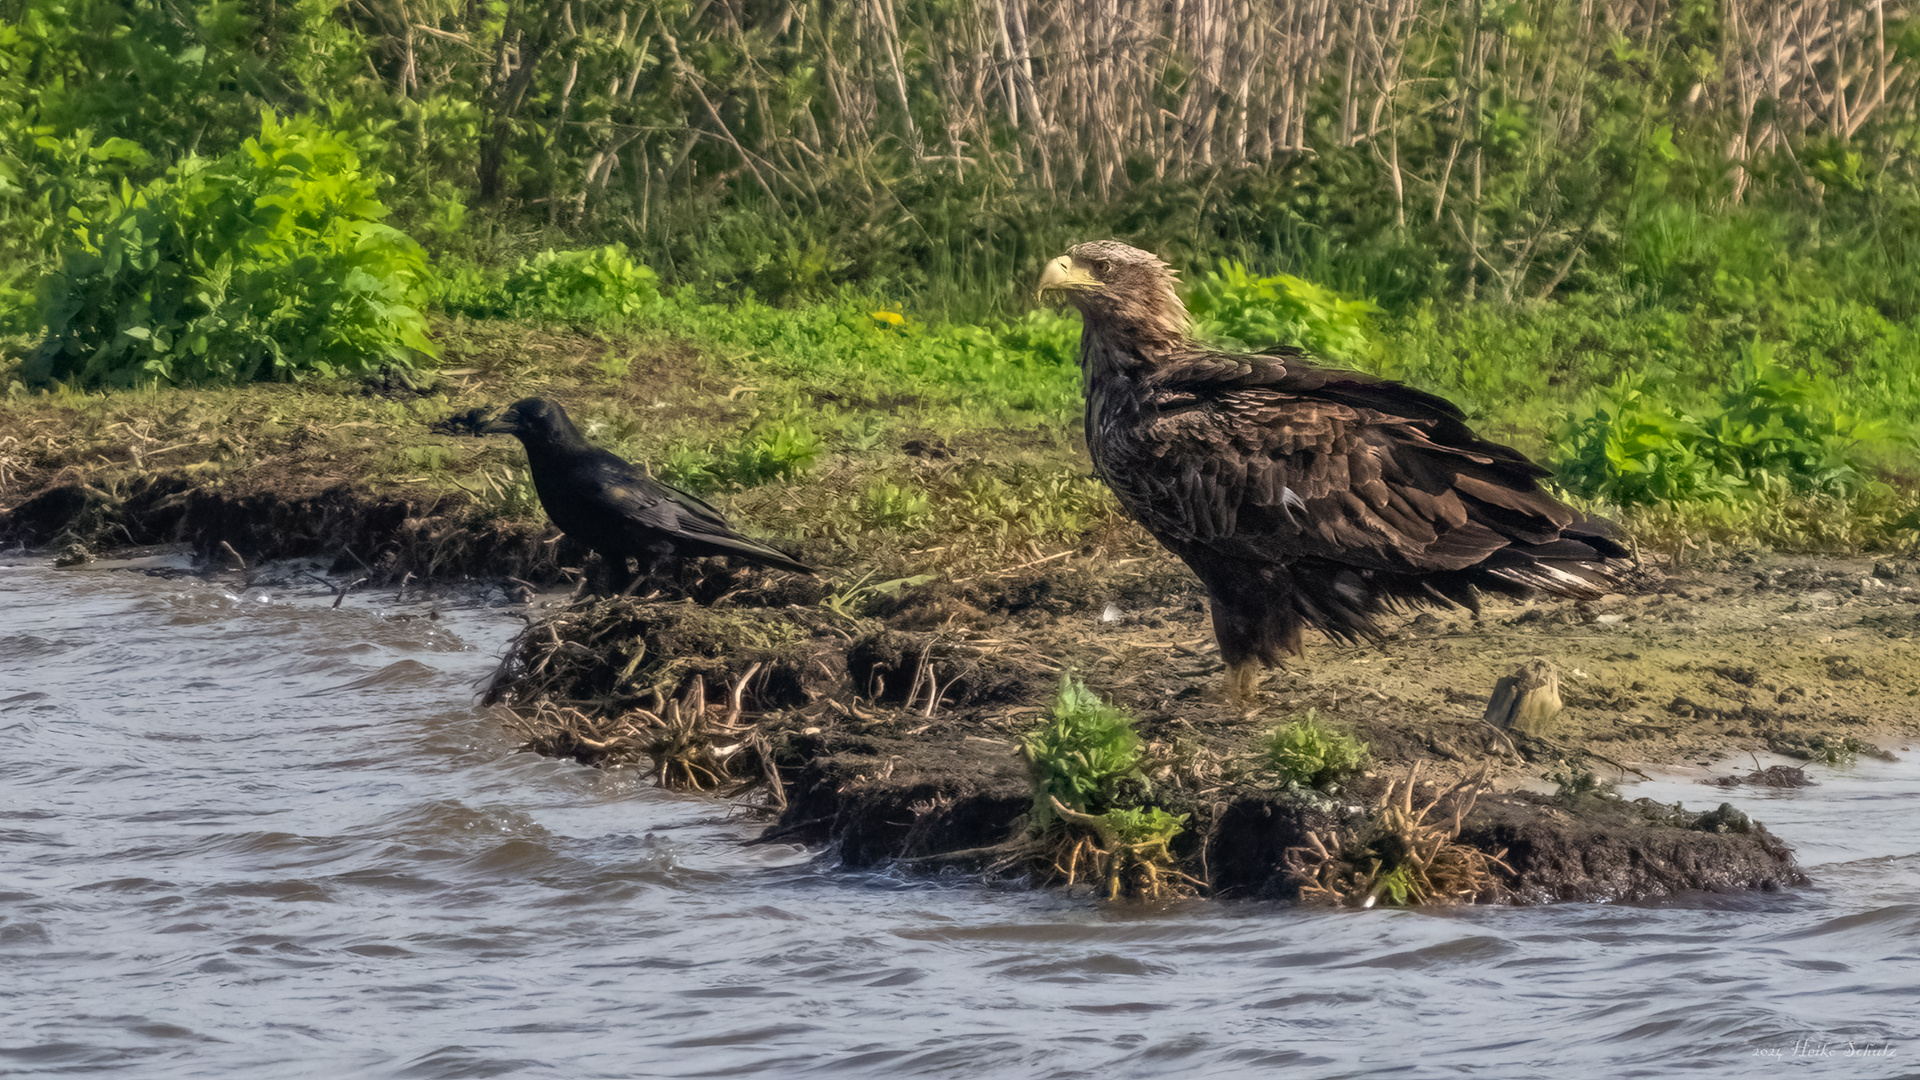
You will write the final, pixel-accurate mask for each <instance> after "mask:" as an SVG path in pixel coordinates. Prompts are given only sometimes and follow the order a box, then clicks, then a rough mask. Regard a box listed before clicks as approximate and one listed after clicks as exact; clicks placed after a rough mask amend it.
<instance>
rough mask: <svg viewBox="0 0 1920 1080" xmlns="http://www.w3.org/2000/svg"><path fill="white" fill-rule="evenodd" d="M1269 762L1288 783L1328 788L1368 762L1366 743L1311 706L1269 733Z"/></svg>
mask: <svg viewBox="0 0 1920 1080" xmlns="http://www.w3.org/2000/svg"><path fill="white" fill-rule="evenodd" d="M1267 761H1268V763H1269V764H1271V765H1272V766H1273V768H1274V769H1275V770H1276V771H1278V772H1279V773H1280V776H1281V778H1282V780H1283V781H1285V782H1287V783H1291V784H1297V785H1299V786H1301V787H1307V788H1318V787H1325V786H1326V785H1327V784H1330V783H1333V782H1334V781H1336V780H1338V779H1340V778H1341V777H1343V776H1346V775H1347V774H1349V773H1352V772H1356V771H1358V770H1359V769H1360V768H1361V766H1363V765H1365V764H1366V762H1367V744H1366V743H1364V742H1361V741H1360V740H1359V739H1356V738H1354V737H1353V736H1352V735H1349V734H1347V733H1345V732H1343V731H1340V730H1338V729H1336V728H1334V727H1332V726H1330V725H1328V724H1327V723H1326V722H1325V721H1323V720H1321V719H1320V717H1319V715H1318V714H1317V713H1316V712H1315V711H1314V710H1312V709H1308V710H1307V711H1306V712H1305V713H1304V714H1303V715H1301V716H1300V717H1299V719H1296V720H1293V721H1290V722H1288V723H1285V724H1281V725H1280V726H1278V727H1276V728H1274V729H1273V731H1272V732H1271V733H1270V734H1269V735H1268V736H1267Z"/></svg>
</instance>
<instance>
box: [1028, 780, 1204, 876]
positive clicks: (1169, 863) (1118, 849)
mask: <svg viewBox="0 0 1920 1080" xmlns="http://www.w3.org/2000/svg"><path fill="white" fill-rule="evenodd" d="M1050 801H1051V802H1052V803H1053V811H1054V813H1056V814H1058V815H1060V820H1061V822H1062V823H1063V824H1062V825H1061V826H1060V827H1058V828H1055V829H1053V830H1052V831H1051V832H1050V833H1049V834H1048V836H1047V837H1046V838H1044V839H1045V841H1046V842H1045V844H1044V846H1043V847H1042V849H1041V850H1042V852H1043V853H1044V857H1045V858H1046V859H1048V861H1049V862H1050V864H1051V871H1052V873H1053V875H1054V876H1055V877H1056V878H1057V879H1058V880H1060V881H1062V882H1064V883H1065V884H1068V885H1072V884H1075V883H1077V882H1078V881H1080V880H1081V879H1082V878H1084V879H1086V880H1088V881H1098V882H1099V883H1100V884H1101V887H1102V888H1103V889H1105V891H1106V895H1107V899H1109V900H1117V899H1119V898H1120V897H1122V896H1127V897H1132V898H1135V899H1140V900H1169V899H1173V898H1176V897H1182V896H1192V895H1194V894H1195V893H1197V892H1199V891H1202V890H1204V889H1205V888H1206V887H1207V883H1206V882H1204V881H1201V880H1200V879H1199V878H1196V877H1193V876H1191V875H1189V874H1187V873H1186V872H1184V871H1182V870H1181V869H1180V868H1179V860H1178V859H1177V858H1175V856H1174V854H1173V851H1172V849H1171V847H1170V845H1171V843H1172V841H1173V838H1174V837H1176V836H1178V835H1180V825H1181V823H1182V822H1184V821H1185V820H1186V819H1185V818H1184V817H1180V818H1175V817H1173V816H1171V815H1169V814H1167V813H1166V812H1164V811H1161V810H1146V811H1109V812H1108V813H1105V814H1083V813H1080V812H1079V811H1077V810H1074V809H1071V808H1069V807H1067V806H1064V805H1062V804H1061V802H1060V800H1059V799H1052V800H1050Z"/></svg>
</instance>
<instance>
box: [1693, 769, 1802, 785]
mask: <svg viewBox="0 0 1920 1080" xmlns="http://www.w3.org/2000/svg"><path fill="white" fill-rule="evenodd" d="M1700 782H1701V783H1703V784H1711V785H1713V786H1714V787H1723V788H1730V787H1739V786H1740V785H1741V784H1745V785H1747V786H1748V787H1763V788H1803V787H1813V786H1814V782H1813V780H1812V779H1810V778H1809V777H1808V776H1807V771H1806V770H1805V769H1802V768H1800V767H1799V766H1796V765H1770V766H1768V767H1767V768H1764V769H1755V770H1753V771H1752V772H1750V773H1748V774H1747V775H1745V776H1713V777H1708V778H1707V779H1704V780H1702V781H1700Z"/></svg>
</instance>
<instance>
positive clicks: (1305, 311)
mask: <svg viewBox="0 0 1920 1080" xmlns="http://www.w3.org/2000/svg"><path fill="white" fill-rule="evenodd" d="M1187 310H1188V311H1189V312H1191V313H1192V315H1193V318H1194V321H1195V323H1196V324H1197V330H1198V332H1199V334H1200V336H1202V337H1204V338H1207V339H1209V340H1212V341H1215V342H1217V343H1219V344H1220V345H1222V346H1224V347H1229V348H1238V349H1265V348H1270V347H1272V346H1274V345H1298V346H1300V347H1301V348H1304V349H1306V350H1307V351H1308V352H1311V353H1314V354H1316V355H1319V356H1323V357H1326V358H1327V359H1329V360H1336V361H1339V362H1341V363H1357V362H1360V361H1363V360H1366V359H1368V358H1369V357H1372V356H1373V355H1374V354H1375V353H1377V352H1378V351H1379V343H1378V341H1377V340H1376V339H1375V337H1374V335H1373V329H1372V320H1373V317H1374V316H1375V315H1378V314H1380V313H1381V312H1380V307H1379V305H1377V304H1375V303H1374V302H1373V301H1371V300H1348V299H1346V298H1345V297H1342V296H1341V295H1339V294H1338V293H1336V292H1333V291H1332V290H1331V289H1325V288H1322V287H1321V286H1319V285H1315V284H1314V283H1313V282H1310V281H1305V280H1302V279H1301V278H1297V277H1294V276H1292V275H1291V274H1274V275H1271V276H1268V277H1256V276H1254V275H1253V274H1252V273H1250V272H1248V270H1247V268H1246V267H1245V266H1244V265H1242V264H1240V263H1238V262H1233V261H1230V260H1229V261H1222V262H1221V263H1220V268H1219V269H1218V270H1215V271H1214V272H1212V273H1210V274H1204V275H1202V276H1201V277H1199V278H1197V279H1196V280H1195V281H1194V282H1193V283H1192V284H1191V285H1189V286H1188V287H1187Z"/></svg>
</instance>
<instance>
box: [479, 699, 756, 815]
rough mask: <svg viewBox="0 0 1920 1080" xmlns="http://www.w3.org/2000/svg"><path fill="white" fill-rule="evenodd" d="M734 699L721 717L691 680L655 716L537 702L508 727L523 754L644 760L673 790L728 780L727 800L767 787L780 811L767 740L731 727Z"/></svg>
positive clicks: (615, 762)
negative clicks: (519, 740)
mask: <svg viewBox="0 0 1920 1080" xmlns="http://www.w3.org/2000/svg"><path fill="white" fill-rule="evenodd" d="M739 697H740V695H739V694H738V693H737V692H736V693H735V694H734V695H733V707H732V708H731V709H730V710H728V711H727V712H724V713H723V712H721V711H720V706H719V705H718V704H717V703H716V704H715V705H713V706H711V707H709V706H708V704H707V702H706V692H705V686H704V683H703V682H702V681H701V680H700V679H699V677H698V676H696V677H695V679H694V681H693V685H692V686H690V687H689V689H688V691H687V693H686V694H685V695H684V696H683V697H681V698H679V699H676V700H671V701H668V702H666V703H665V705H664V706H663V707H662V708H661V709H659V710H658V711H655V710H651V709H639V708H636V709H627V710H625V711H622V712H618V713H599V712H593V711H587V710H582V709H577V708H573V707H571V706H563V705H554V704H552V703H550V702H542V703H540V704H538V705H536V706H535V707H534V708H533V710H532V711H531V712H524V713H523V712H515V713H512V714H511V717H510V719H508V721H507V728H508V730H510V731H512V732H514V733H516V734H518V735H519V736H521V737H522V738H523V739H525V740H526V741H525V742H524V743H523V744H522V746H521V749H523V750H532V751H534V752H537V753H541V754H546V755H548V756H552V757H571V758H574V759H575V760H577V761H580V762H583V763H585V764H589V765H598V766H602V767H615V766H622V765H634V764H639V763H641V762H643V761H644V762H645V763H646V764H647V768H648V772H649V773H650V774H651V775H652V776H653V778H654V781H655V782H656V783H658V784H659V785H660V786H661V787H664V788H669V789H672V790H675V791H712V790H714V789H716V788H719V787H721V786H722V785H723V784H726V783H728V782H734V783H735V784H736V785H737V786H735V787H734V788H733V789H732V790H731V791H730V792H728V795H729V797H735V798H737V797H739V796H741V795H744V794H746V793H747V792H749V791H752V790H753V789H755V788H758V787H762V786H765V788H766V789H767V800H766V801H767V803H768V804H769V805H771V806H773V807H775V808H782V807H785V806H786V801H787V800H786V792H785V786H784V785H783V784H782V783H781V781H780V773H779V770H778V769H777V768H775V767H774V763H773V755H772V751H771V748H770V747H769V746H768V743H767V740H766V737H765V736H764V735H763V734H761V733H760V732H759V731H758V730H756V729H755V728H754V727H753V726H752V725H751V724H742V723H739V722H737V721H738V718H739Z"/></svg>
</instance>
